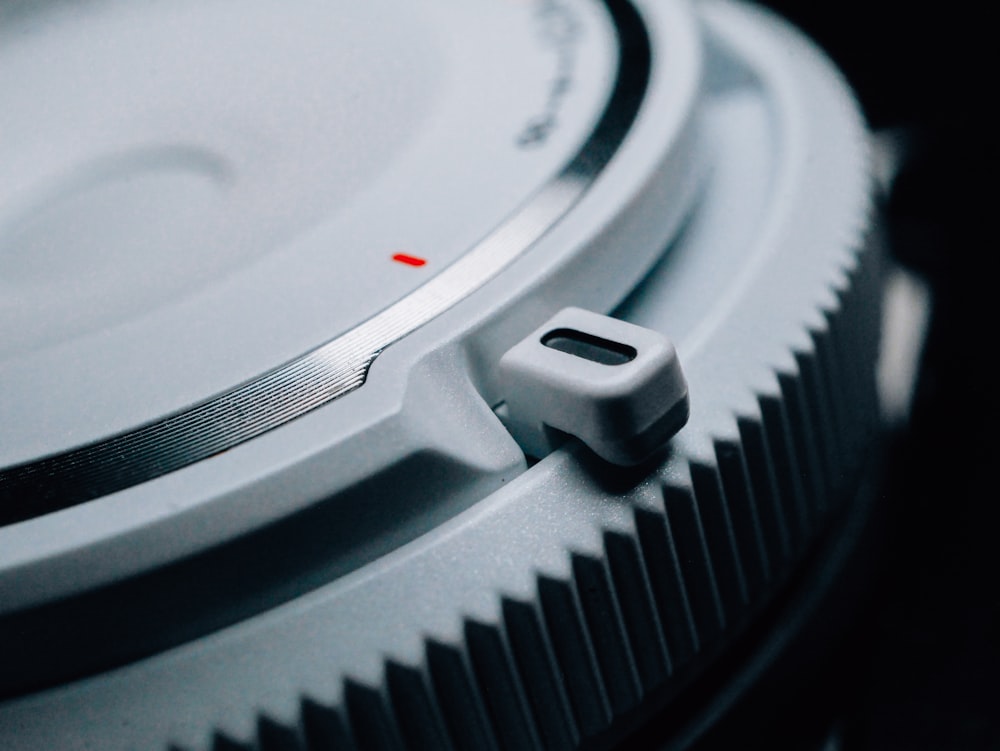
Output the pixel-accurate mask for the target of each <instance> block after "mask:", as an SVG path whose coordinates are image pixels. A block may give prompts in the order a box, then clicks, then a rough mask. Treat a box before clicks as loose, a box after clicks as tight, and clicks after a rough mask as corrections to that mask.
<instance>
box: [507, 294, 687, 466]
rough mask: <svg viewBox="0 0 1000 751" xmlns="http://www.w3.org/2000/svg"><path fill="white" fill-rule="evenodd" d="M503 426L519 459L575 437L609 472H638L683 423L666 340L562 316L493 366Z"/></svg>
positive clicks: (571, 312) (683, 403)
mask: <svg viewBox="0 0 1000 751" xmlns="http://www.w3.org/2000/svg"><path fill="white" fill-rule="evenodd" d="M500 378H501V383H502V388H503V390H504V396H505V401H506V408H505V410H504V419H505V422H506V423H507V426H508V428H509V429H510V431H511V433H512V434H513V436H514V438H515V439H516V440H517V441H518V443H520V444H521V446H522V448H523V449H524V450H525V452H526V453H528V454H531V455H534V456H544V455H545V454H547V453H549V452H550V451H551V450H552V449H553V448H554V443H556V442H558V441H559V440H560V438H559V433H557V432H555V431H560V432H561V433H568V434H570V435H573V436H576V437H577V438H579V439H580V440H582V441H583V442H584V443H585V444H587V446H589V447H590V448H591V449H592V450H593V451H594V452H595V453H596V454H597V455H598V456H600V457H602V458H603V459H606V460H607V461H609V462H612V463H614V464H625V465H630V464H637V463H639V462H641V461H642V460H643V459H645V458H646V457H648V456H649V455H650V454H652V453H653V452H654V451H656V449H658V448H660V447H661V446H662V445H663V444H664V443H666V442H667V441H668V440H669V439H670V437H671V436H673V435H674V433H676V432H677V431H678V430H680V428H681V427H682V426H683V425H684V423H685V422H687V418H688V393H687V382H686V381H685V380H684V374H683V373H682V372H681V366H680V362H679V361H678V359H677V352H676V350H675V349H674V347H673V345H672V344H671V343H670V340H669V339H667V338H666V337H665V336H663V335H662V334H659V333H657V332H655V331H651V330H650V329H646V328H643V327H641V326H636V325H634V324H631V323H626V322H625V321H619V320H617V319H615V318H609V317H607V316H603V315H598V314H597V313H591V312H590V311H587V310H582V309H580V308H565V309H563V310H561V311H560V312H559V313H558V314H556V315H555V316H554V317H553V318H552V319H551V320H549V321H548V322H547V323H546V324H545V325H544V326H542V327H541V328H539V329H537V330H536V331H534V332H533V333H532V334H531V335H529V336H528V337H526V338H525V339H523V340H521V341H520V342H519V343H518V344H516V345H515V346H514V347H512V348H511V349H510V350H508V351H507V353H506V354H504V356H503V357H502V358H501V359H500Z"/></svg>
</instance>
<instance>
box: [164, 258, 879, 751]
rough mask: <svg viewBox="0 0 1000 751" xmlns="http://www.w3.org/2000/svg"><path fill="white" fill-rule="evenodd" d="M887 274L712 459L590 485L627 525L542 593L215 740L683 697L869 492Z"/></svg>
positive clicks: (579, 730)
mask: <svg viewBox="0 0 1000 751" xmlns="http://www.w3.org/2000/svg"><path fill="white" fill-rule="evenodd" d="M878 265H879V264H878V255H877V253H876V252H874V251H870V250H869V251H864V252H861V253H860V254H859V255H858V256H857V265H856V267H855V268H854V270H853V271H852V272H850V273H849V274H846V275H845V281H844V284H843V285H842V286H841V288H840V289H838V290H837V292H836V298H837V304H836V306H835V307H833V308H831V309H826V310H823V311H822V318H823V320H824V321H825V326H824V327H822V328H813V329H810V330H808V332H807V333H808V337H809V341H811V344H812V346H811V347H809V348H806V349H802V350H801V351H796V352H795V353H794V358H795V362H796V363H797V368H796V369H795V370H790V371H787V372H776V373H775V374H774V375H775V382H776V386H777V388H776V389H775V390H774V392H773V393H762V394H759V395H758V397H757V406H758V410H759V411H758V413H757V414H756V415H750V414H748V415H743V416H739V417H738V418H737V424H738V430H739V438H738V440H732V439H729V438H727V439H719V440H716V441H714V447H715V448H714V460H713V461H710V462H705V461H693V460H690V459H687V458H685V457H682V456H678V455H672V456H670V457H669V458H668V459H667V461H666V462H665V463H664V464H663V466H662V467H661V468H660V469H659V470H656V471H654V472H653V473H652V475H651V477H650V478H649V479H645V480H641V479H639V478H640V477H641V476H642V473H643V472H648V467H647V468H640V470H638V471H636V472H629V471H625V470H622V471H621V475H620V476H619V477H617V478H613V479H611V480H607V479H605V480H604V481H603V482H602V483H601V484H599V485H603V487H600V486H597V487H593V488H587V492H591V491H595V492H597V493H601V492H603V493H606V494H608V495H609V496H614V497H616V498H617V500H616V503H617V504H618V509H617V512H616V513H614V514H612V516H615V517H617V521H616V522H615V523H613V524H610V525H609V524H607V523H603V524H598V527H597V528H596V530H595V532H596V535H597V537H596V539H599V540H600V544H599V545H598V546H597V547H595V548H586V545H582V546H581V549H580V550H567V551H565V554H564V555H565V569H564V571H563V573H562V575H560V574H553V573H549V572H544V573H539V574H538V575H536V576H535V578H534V596H533V597H518V596H505V595H504V594H503V593H497V595H496V597H497V598H498V600H499V606H498V613H499V616H500V617H499V618H498V619H496V620H493V621H487V620H483V619H481V618H478V617H474V616H469V617H466V618H464V619H463V621H462V626H461V633H460V634H459V635H457V636H458V638H452V639H448V638H445V637H441V638H437V637H428V638H426V639H425V640H424V642H423V659H422V661H420V662H419V663H417V664H406V663H404V662H402V661H399V660H396V659H393V658H389V659H386V660H385V662H384V666H383V670H384V672H383V680H382V681H381V682H378V683H367V682H364V681H363V680H359V679H356V678H353V677H349V676H348V677H345V678H344V681H343V685H342V694H341V697H340V699H339V700H338V701H335V702H331V701H328V700H325V699H324V698H323V697H320V696H305V697H303V698H302V700H301V703H300V709H299V712H298V717H297V719H296V721H295V722H287V721H285V722H280V721H277V720H275V719H272V718H270V717H268V716H266V715H262V716H260V717H259V719H258V722H257V731H256V738H255V739H253V741H251V742H246V740H244V741H243V742H241V741H238V740H236V739H235V738H233V737H231V736H229V735H227V733H226V732H224V731H219V732H218V733H216V735H215V737H214V741H213V745H212V747H213V748H214V749H215V750H216V751H223V750H226V751H234V750H235V749H242V750H245V751H249V750H250V749H260V750H261V751H279V750H280V751H290V750H291V749H296V750H297V751H304V750H305V749H308V750H309V751H320V750H321V749H323V750H325V749H343V750H351V751H374V750H375V749H380V750H381V749H386V750H388V749H404V748H405V749H543V748H544V749H573V748H579V747H580V746H581V744H585V743H586V744H589V743H593V742H594V741H595V739H600V738H601V737H604V736H606V734H608V733H609V732H610V731H612V730H613V729H615V726H616V722H617V721H618V720H619V719H620V718H623V717H627V716H628V715H629V714H630V713H632V712H634V711H635V710H636V709H637V708H638V707H639V706H640V705H641V704H642V702H643V701H644V700H646V699H648V697H650V696H653V695H655V696H657V697H658V699H659V701H661V702H665V701H666V700H667V698H669V697H670V696H673V695H675V694H676V693H677V691H679V690H680V689H681V688H682V687H683V686H684V685H685V684H686V683H687V682H688V681H689V680H690V679H691V678H692V677H693V676H695V675H696V674H697V673H698V672H699V671H700V670H701V669H702V668H703V667H704V666H705V665H706V664H707V663H709V662H711V661H712V660H713V659H715V658H716V657H718V655H719V654H720V651H721V650H722V649H723V647H724V646H725V645H727V644H730V643H731V642H732V641H733V639H734V637H735V636H737V635H738V634H739V632H740V631H741V630H743V629H744V628H745V627H746V625H747V624H748V622H749V620H750V619H751V616H753V615H754V614H755V613H757V612H758V611H759V610H760V609H761V608H762V607H764V606H765V605H766V604H767V603H768V602H769V601H771V600H772V599H773V598H774V596H775V595H776V593H779V592H780V591H781V589H782V586H783V584H785V583H786V582H787V581H788V579H789V576H790V575H791V573H792V572H793V571H794V570H795V569H796V566H797V565H798V564H800V563H801V562H802V560H803V559H804V558H805V557H806V556H807V555H808V553H809V552H810V551H811V550H812V548H813V546H814V543H815V542H816V541H817V539H818V538H819V537H820V536H821V535H822V534H823V532H824V531H825V530H826V529H828V527H829V526H830V523H831V521H832V520H833V519H835V518H836V517H837V516H838V514H840V512H841V511H842V506H843V505H844V503H845V502H846V500H847V499H849V498H851V497H852V496H853V493H854V491H855V490H856V488H857V486H858V483H859V479H860V472H861V469H862V466H863V464H864V462H865V458H866V453H867V452H868V451H869V449H870V447H871V446H872V440H873V436H874V434H875V432H876V431H877V414H878V410H877V403H876V393H875V384H874V377H873V367H872V364H873V362H874V359H875V355H876V346H877V333H878V332H877V326H875V325H873V323H872V321H873V311H877V310H878V306H879V303H878V301H879V295H880V291H879V273H878ZM678 466H684V467H685V468H686V479H685V481H682V482H679V481H678V472H677V471H676V468H677V467H678ZM573 479H574V480H580V481H582V482H585V483H586V482H588V480H587V479H586V473H583V474H581V475H580V476H578V477H576V478H573ZM590 482H591V483H593V482H594V481H593V480H590ZM606 521H607V520H605V522H606ZM333 668H334V666H332V665H331V669H333ZM597 745H598V747H599V746H600V744H599V743H598V744H597ZM177 748H178V747H174V749H175V751H176V749H177Z"/></svg>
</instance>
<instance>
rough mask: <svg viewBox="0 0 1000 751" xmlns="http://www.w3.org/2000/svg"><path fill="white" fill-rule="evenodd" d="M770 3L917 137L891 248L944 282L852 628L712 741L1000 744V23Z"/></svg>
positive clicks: (895, 8)
mask: <svg viewBox="0 0 1000 751" xmlns="http://www.w3.org/2000/svg"><path fill="white" fill-rule="evenodd" d="M768 4H769V5H770V6H771V7H773V8H774V9H776V10H777V11H778V12H779V13H781V14H782V15H784V16H785V17H787V18H789V19H791V20H792V21H793V22H794V23H796V24H797V25H798V26H800V27H801V28H803V29H804V30H805V31H806V32H807V33H809V34H810V35H811V36H812V37H813V38H814V39H816V40H817V41H818V42H819V43H820V44H821V45H822V46H823V47H824V48H825V49H826V50H827V52H828V53H829V54H830V55H831V56H832V57H833V58H834V60H835V61H836V62H837V63H838V65H839V66H840V67H841V69H842V70H843V71H844V72H845V73H846V74H847V77H848V79H849V80H850V82H851V83H852V85H853V86H854V87H855V89H856V91H857V92H858V94H859V97H860V99H861V101H862V105H863V107H864V110H865V113H866V116H867V118H868V121H869V123H870V125H871V126H872V127H873V128H874V129H875V130H883V129H892V130H894V131H895V132H897V133H898V134H900V136H901V137H902V140H903V143H904V144H906V148H905V150H904V159H903V161H902V165H901V169H900V172H899V175H898V178H897V180H896V183H895V187H894V190H893V192H892V194H891V196H890V198H889V201H888V206H887V209H888V217H889V221H890V228H891V234H892V242H893V249H894V253H895V255H896V257H897V259H898V260H899V261H900V262H901V263H903V264H904V265H905V266H907V267H909V268H910V269H912V270H914V271H915V272H917V273H918V274H919V275H920V276H921V277H923V278H924V279H925V280H927V282H928V283H929V284H930V286H931V289H932V293H933V309H932V317H931V323H930V328H929V332H928V338H927V341H926V345H925V348H924V351H923V356H922V359H921V370H920V375H919V380H918V384H917V392H916V396H915V401H914V405H913V412H912V416H911V419H910V424H909V426H908V427H907V428H906V429H905V430H903V429H900V430H897V431H895V433H894V434H893V435H892V436H891V437H890V445H889V463H888V466H889V472H888V477H887V478H886V481H885V486H884V487H885V490H884V492H883V499H882V500H883V508H884V509H885V511H886V513H885V514H884V526H883V529H882V530H881V533H880V537H879V540H878V544H877V546H876V547H877V550H876V552H877V555H876V557H875V562H874V565H873V566H872V567H871V568H870V572H871V573H870V576H866V579H867V581H866V585H867V591H866V592H865V593H864V595H863V597H862V598H861V601H860V606H859V609H858V611H857V613H856V614H855V615H854V616H852V619H851V624H852V625H851V626H850V627H849V629H848V630H847V631H846V632H845V635H844V636H843V638H842V639H841V640H840V641H839V642H837V643H835V644H830V645H828V647H829V653H828V654H827V655H826V656H825V658H824V659H822V660H821V661H820V662H819V663H818V664H816V665H815V666H810V668H809V669H808V671H807V674H806V675H804V676H802V675H800V676H799V683H798V685H797V686H796V688H795V689H794V690H793V691H792V692H789V693H788V694H786V695H784V696H782V697H780V699H779V700H778V701H777V702H775V701H769V702H765V705H766V706H769V707H770V709H769V710H764V709H761V706H762V705H761V704H759V703H758V704H757V705H756V706H752V707H751V709H750V712H751V713H756V716H757V719H758V722H757V725H756V727H754V729H753V730H752V731H751V732H747V731H746V730H741V731H740V733H739V734H738V735H737V736H733V735H730V736H723V735H715V736H713V735H711V734H710V735H709V737H708V738H706V739H705V741H704V743H703V745H704V747H705V748H707V749H710V748H716V747H723V744H725V745H724V747H726V748H729V747H731V746H732V743H734V742H736V743H737V744H738V745H737V746H733V747H740V748H769V749H787V750H788V751H792V750H793V749H794V750H795V751H798V750H799V749H802V750H803V751H805V750H806V749H808V750H809V751H812V750H813V749H815V751H821V750H822V751H870V750H871V751H874V750H881V749H943V750H952V749H955V750H960V749H977V750H978V749H1000V542H998V535H1000V524H998V522H1000V515H998V514H997V513H996V511H995V508H996V506H997V504H998V502H1000V462H998V460H997V457H998V454H1000V438H998V435H1000V429H998V427H997V425H996V423H997V421H998V419H1000V396H998V394H1000V389H998V384H997V381H998V378H997V373H998V371H997V370H996V366H995V365H993V362H992V361H993V359H994V357H993V351H994V350H995V349H997V346H998V344H1000V337H998V336H997V333H996V332H997V327H996V324H997V322H998V316H997V315H996V312H995V311H996V309H997V305H998V301H1000V287H998V283H997V282H998V280H997V277H996V276H995V275H993V274H991V273H990V272H989V271H988V269H990V268H991V264H990V256H992V255H995V254H996V253H997V252H998V250H1000V246H998V243H997V240H996V230H995V227H994V225H993V223H992V221H991V220H992V219H993V215H994V214H995V210H994V209H993V206H994V205H995V203H996V202H997V200H998V195H1000V191H998V190H997V182H996V181H997V176H996V175H997V173H996V166H997V160H996V158H995V155H996V147H995V138H996V131H997V126H996V119H995V116H994V115H992V114H991V113H990V109H991V105H992V100H994V99H996V98H997V95H998V93H1000V87H998V86H997V81H996V75H997V73H998V71H1000V66H998V64H997V53H996V50H997V45H998V42H997V39H996V38H995V37H996V34H995V32H993V31H992V29H991V25H990V24H988V23H987V22H986V20H985V18H984V16H983V14H982V12H979V13H977V12H976V11H975V10H974V6H972V5H971V4H968V3H937V4H917V3H904V2H879V3H863V2H841V3H833V2H801V1H796V0H780V1H778V2H772V3H768ZM985 7H988V6H985ZM990 37H993V38H990ZM734 738H735V739H736V740H734Z"/></svg>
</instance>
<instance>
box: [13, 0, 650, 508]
mask: <svg viewBox="0 0 1000 751" xmlns="http://www.w3.org/2000/svg"><path fill="white" fill-rule="evenodd" d="M605 4H606V6H607V9H608V11H609V14H610V16H611V19H612V21H613V25H614V28H615V33H616V35H617V47H618V60H617V66H618V67H617V73H616V77H615V82H614V84H613V87H612V91H611V95H610V96H609V98H608V101H607V102H606V104H605V107H604V110H603V112H602V113H601V116H600V118H599V119H598V122H597V124H596V125H595V126H594V129H593V130H592V131H591V133H590V135H589V136H588V137H587V139H586V141H584V143H583V145H582V146H581V147H580V150H579V151H578V152H577V153H576V154H575V156H574V157H573V158H572V159H571V160H570V161H569V162H568V163H567V164H566V165H565V166H564V167H563V168H562V170H561V171H560V172H559V173H558V174H557V175H556V176H555V177H554V178H552V179H551V180H550V181H549V182H548V183H547V184H545V185H544V186H543V187H542V188H541V189H540V190H539V191H538V192H536V193H535V194H534V195H532V196H531V197H530V198H529V199H528V200H527V202H526V203H524V204H522V205H521V207H520V208H519V209H517V210H516V211H515V212H514V213H513V214H512V215H511V216H509V217H508V218H507V219H506V220H505V221H504V222H503V223H502V224H500V225H499V226H498V227H496V228H495V229H494V230H493V231H492V232H491V233H490V234H488V235H487V236H486V237H485V238H484V239H483V240H481V241H480V242H479V243H478V244H477V245H476V246H474V247H473V248H471V249H470V250H469V251H468V252H467V253H466V254H465V255H463V256H462V257H461V258H460V259H459V260H458V261H456V262H455V263H453V264H452V265H451V266H449V267H448V268H446V269H445V270H444V271H442V272H441V273H440V274H438V275H437V276H436V277H434V278H433V279H431V280H430V281H428V282H427V283H425V284H424V285H422V286H421V287H418V288H417V289H416V290H415V291H414V292H413V293H412V294H410V295H408V296H407V297H405V298H403V299H402V300H399V301H398V302H396V303H394V304H393V305H391V306H389V307H388V308H386V309H385V310H383V311H382V312H380V313H378V314H376V315H375V316H374V317H372V318H369V319H368V320H366V321H364V322H363V323H361V324H359V325H358V326H356V327H355V328H353V329H351V330H350V331H348V332H346V333H345V334H343V335H341V336H339V337H337V338H336V339H333V340H331V341H329V342H327V343H326V344H323V345H321V346H320V347H318V348H316V349H314V350H312V351H311V352H307V353H306V354H304V355H302V356H300V357H298V358H296V359H295V360H292V361H291V362H288V363H286V364H284V365H281V366H279V367H277V368H275V369H274V370H271V371H269V372H267V373H264V374H263V375H261V376H259V377H257V378H255V379H253V380H250V381H248V382H246V383H244V384H242V385H239V386H237V387H235V388H233V389H232V390H230V391H228V392H225V393H223V394H220V395H217V396H215V397H212V398H210V399H208V400H207V401H204V402H202V403H200V404H196V405H195V406H193V407H191V408H189V409H187V410H184V411H182V412H179V413H176V414H174V415H170V416H168V417H165V418H163V419H161V420H158V421H156V422H153V423H150V424H148V425H144V426H142V427H139V428H137V429H135V430H132V431H129V432H127V433H123V434H121V435H118V436H115V437H112V438H109V439H106V440H103V441H98V442H96V443H92V444H90V445H87V446H83V447H81V448H78V449H73V450H71V451H67V452H64V453H60V454H56V455H54V456H50V457H47V458H44V459H40V460H38V461H34V462H30V463H27V464H22V465H18V466H15V467H9V468H6V469H4V470H2V471H0V526H3V525H6V524H13V523H15V522H18V521H24V520H26V519H31V518H34V517H37V516H41V515H43V514H46V513H49V512H52V511H57V510H59V509H64V508H68V507H70V506H73V505H76V504H79V503H84V502H86V501H89V500H93V499H94V498H99V497H101V496H104V495H108V494H109V493H114V492H117V491H119V490H124V489H125V488H129V487H132V486H133V485H138V484H140V483H143V482H147V481H149V480H153V479H155V478H157V477H160V476H162V475H165V474H167V473H169V472H173V471H176V470H178V469H181V468H183V467H186V466H188V465H190V464H193V463H194V462H197V461H200V460H202V459H207V458H209V457H211V456H214V455H216V454H218V453H220V452H222V451H226V450H228V449H231V448H233V447H235V446H238V445H239V444H241V443H243V442H245V441H248V440H250V439H251V438H256V437H257V436H260V435H262V434H264V433H266V432H268V431H271V430H274V429H275V428H278V427H280V426H282V425H284V424H286V423H288V422H289V421H291V420H294V419H296V418H298V417H301V416H303V415H305V414H307V413H309V412H311V411H313V410H314V409H317V408H318V407H321V406H323V405H326V404H329V403H330V402H332V401H334V400H335V399H338V398H340V397H342V396H344V395H345V394H348V393H350V392H351V391H353V390H354V389H356V388H358V387H360V386H361V385H362V384H363V383H364V382H365V378H366V376H367V373H368V368H369V367H370V366H371V364H372V362H373V361H374V360H375V358H376V357H377V356H378V354H379V353H380V352H381V351H382V350H383V349H385V348H386V347H387V346H389V345H391V344H392V343H393V342H395V341H398V340H399V339H401V338H402V337H404V336H406V335H407V334H409V333H411V332H413V331H414V330H416V329H417V328H419V327H420V326H422V325H424V324H425V323H427V322H428V321H430V320H431V319H432V318H434V317H435V316H437V315H439V314H440V313H442V312H444V311H445V310H447V309H448V308H450V307H452V306H453V305H454V304H455V303H457V302H459V301H460V300H462V299H463V298H465V297H466V296H468V295H469V294H471V293H472V292H473V291H474V290H476V289H478V288H479V287H481V286H482V285H483V284H485V283H486V282H487V281H489V280H490V279H491V278H493V277H494V276H495V275H496V274H497V273H498V272H499V271H501V270H502V269H503V268H505V267H506V266H507V265H509V264H510V263H511V262H513V261H514V260H515V259H516V258H518V257H519V256H521V255H522V254H523V253H524V252H526V251H527V250H528V248H530V247H531V246H532V245H533V244H534V243H535V242H536V241H537V240H538V239H539V238H541V237H542V235H544V234H545V233H546V232H548V230H549V229H550V228H551V227H552V226H553V225H554V224H555V223H556V222H557V221H559V219H561V218H562V217H563V216H564V215H565V214H566V213H567V212H568V211H569V210H570V209H571V208H572V207H573V206H574V205H575V204H576V203H577V202H578V201H579V200H580V199H581V198H582V197H583V195H584V194H585V193H586V192H587V190H588V189H589V188H590V186H591V185H592V184H593V183H594V181H595V180H596V179H597V177H598V176H599V175H600V174H601V172H602V171H603V170H604V167H605V166H606V165H607V164H608V162H609V161H610V160H611V158H612V157H613V156H614V154H615V153H616V152H617V150H618V148H619V147H620V146H621V144H622V142H623V141H624V139H625V136H626V135H627V134H628V132H629V130H630V129H631V127H632V124H633V122H634V121H635V117H636V115H637V114H638V111H639V107H640V105H641V104H642V101H643V98H644V97H645V93H646V88H647V85H648V83H649V76H650V64H651V51H650V41H649V36H648V34H647V31H646V28H645V25H644V24H643V22H642V19H641V18H640V17H639V15H638V13H637V12H636V10H635V9H634V8H633V7H632V5H631V4H630V3H629V2H627V1H626V0H606V3H605Z"/></svg>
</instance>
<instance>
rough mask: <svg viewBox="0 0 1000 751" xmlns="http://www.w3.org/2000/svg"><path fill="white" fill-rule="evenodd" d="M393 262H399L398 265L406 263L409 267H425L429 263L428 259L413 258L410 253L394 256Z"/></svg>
mask: <svg viewBox="0 0 1000 751" xmlns="http://www.w3.org/2000/svg"><path fill="white" fill-rule="evenodd" d="M392 260H394V261H397V262H398V263H405V264H406V265H407V266H423V265H424V264H426V263H427V259H426V258H420V257H419V256H411V255H409V254H408V253H395V254H394V255H393V256H392Z"/></svg>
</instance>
